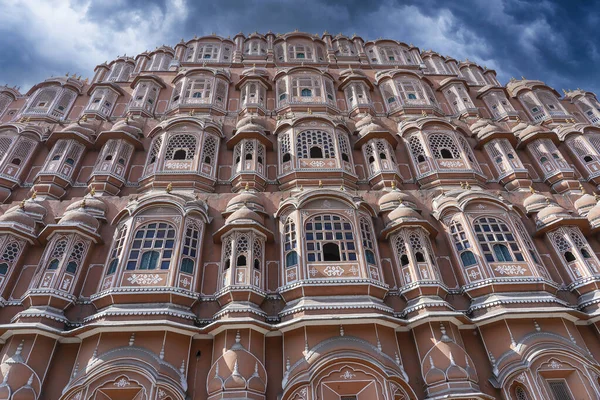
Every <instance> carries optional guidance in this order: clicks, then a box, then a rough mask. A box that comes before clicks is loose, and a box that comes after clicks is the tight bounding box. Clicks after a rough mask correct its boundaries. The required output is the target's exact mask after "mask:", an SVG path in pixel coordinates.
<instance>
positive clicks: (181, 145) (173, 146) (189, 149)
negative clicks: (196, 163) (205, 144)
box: [165, 134, 196, 160]
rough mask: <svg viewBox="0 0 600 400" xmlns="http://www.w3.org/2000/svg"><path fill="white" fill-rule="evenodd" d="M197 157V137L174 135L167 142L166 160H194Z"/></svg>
mask: <svg viewBox="0 0 600 400" xmlns="http://www.w3.org/2000/svg"><path fill="white" fill-rule="evenodd" d="M195 155H196V137H195V136H193V135H188V134H183V135H173V136H171V137H170V138H169V141H168V142H167V150H166V152H165V159H167V160H193V159H194V157H195Z"/></svg>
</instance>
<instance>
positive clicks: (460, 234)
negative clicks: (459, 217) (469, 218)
mask: <svg viewBox="0 0 600 400" xmlns="http://www.w3.org/2000/svg"><path fill="white" fill-rule="evenodd" d="M450 235H451V236H452V241H453V242H454V248H455V249H456V251H457V253H458V254H459V257H460V259H461V262H462V264H463V266H464V267H468V266H471V265H475V264H477V259H476V258H475V255H474V254H473V252H472V251H471V250H469V249H470V248H471V243H470V242H469V239H468V238H467V234H466V233H465V231H464V229H463V227H462V224H461V223H460V222H457V221H454V222H453V223H452V225H451V226H450Z"/></svg>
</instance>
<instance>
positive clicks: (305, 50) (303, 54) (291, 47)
mask: <svg viewBox="0 0 600 400" xmlns="http://www.w3.org/2000/svg"><path fill="white" fill-rule="evenodd" d="M287 48H288V58H289V59H290V60H303V59H308V60H309V61H312V58H313V49H312V46H311V45H310V44H307V43H298V44H290V43H288V44H287Z"/></svg>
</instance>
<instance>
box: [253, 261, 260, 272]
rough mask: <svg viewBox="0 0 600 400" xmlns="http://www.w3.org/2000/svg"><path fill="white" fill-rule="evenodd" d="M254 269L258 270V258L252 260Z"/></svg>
mask: <svg viewBox="0 0 600 400" xmlns="http://www.w3.org/2000/svg"><path fill="white" fill-rule="evenodd" d="M254 269H257V270H260V261H259V260H258V259H256V260H254Z"/></svg>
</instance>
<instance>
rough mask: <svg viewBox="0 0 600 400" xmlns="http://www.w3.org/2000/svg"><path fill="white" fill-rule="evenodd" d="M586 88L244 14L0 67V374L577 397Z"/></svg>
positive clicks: (588, 244) (596, 106)
mask: <svg viewBox="0 0 600 400" xmlns="http://www.w3.org/2000/svg"><path fill="white" fill-rule="evenodd" d="M599 185H600V103H599V102H598V100H597V98H596V95H595V94H594V93H590V92H586V91H585V90H581V89H577V90H569V91H564V92H563V94H561V93H559V92H557V91H556V90H555V89H554V88H552V87H549V86H548V85H546V84H545V83H544V82H542V81H539V80H532V79H526V78H522V79H514V78H513V79H511V80H510V81H509V82H508V83H507V84H506V85H502V84H501V83H500V82H499V81H498V79H497V78H496V73H495V71H494V70H491V69H487V68H486V67H485V66H480V65H477V64H476V63H474V62H471V61H469V60H465V61H458V60H455V59H454V58H452V57H449V56H445V55H441V54H438V53H436V52H434V51H431V50H429V51H423V50H420V49H419V48H417V47H415V46H413V45H409V44H405V43H402V42H398V41H395V40H384V39H379V40H373V41H365V40H363V39H361V38H360V37H358V36H353V37H346V36H344V35H341V34H340V35H335V36H334V35H330V34H328V33H324V34H323V35H313V34H307V33H301V32H292V33H287V34H273V33H271V32H269V33H267V34H264V35H263V34H258V33H254V34H251V35H248V36H245V35H243V34H238V35H236V36H235V37H234V38H233V39H230V38H222V37H219V36H216V35H213V36H208V37H200V38H198V37H195V38H193V39H191V40H188V41H183V40H182V41H181V42H180V43H178V44H177V45H175V46H174V47H170V46H164V45H163V46H161V47H158V48H156V49H155V50H153V51H146V52H144V53H141V54H139V55H137V56H135V57H129V56H120V57H118V58H117V59H115V60H113V61H111V62H105V63H103V64H101V65H98V66H97V67H96V69H95V70H94V75H93V77H92V78H91V79H82V78H81V76H75V75H70V74H67V75H66V76H61V77H51V78H48V79H46V80H45V81H43V82H40V83H39V84H37V85H35V86H34V87H32V88H31V89H30V90H29V91H28V92H27V93H21V92H20V91H19V90H17V89H16V88H9V87H0V201H1V202H2V204H1V205H0V211H1V216H0V343H1V350H0V375H1V377H0V381H1V383H0V400H9V399H10V400H13V399H14V400H37V399H40V400H42V399H43V400H58V399H60V400H109V399H110V400H187V399H193V400H196V399H197V400H216V399H252V400H409V399H410V400H415V399H464V400H467V399H468V400H474V399H486V400H487V399H506V400H534V399H538V400H542V399H543V400H546V399H553V400H581V399H598V398H600V337H599V336H600V331H599V324H600V308H599V307H600V260H599V258H598V257H599V254H600V240H599V239H600V237H599V234H600V205H599V204H598V196H597V195H596V194H595V191H596V190H598V187H599Z"/></svg>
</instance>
